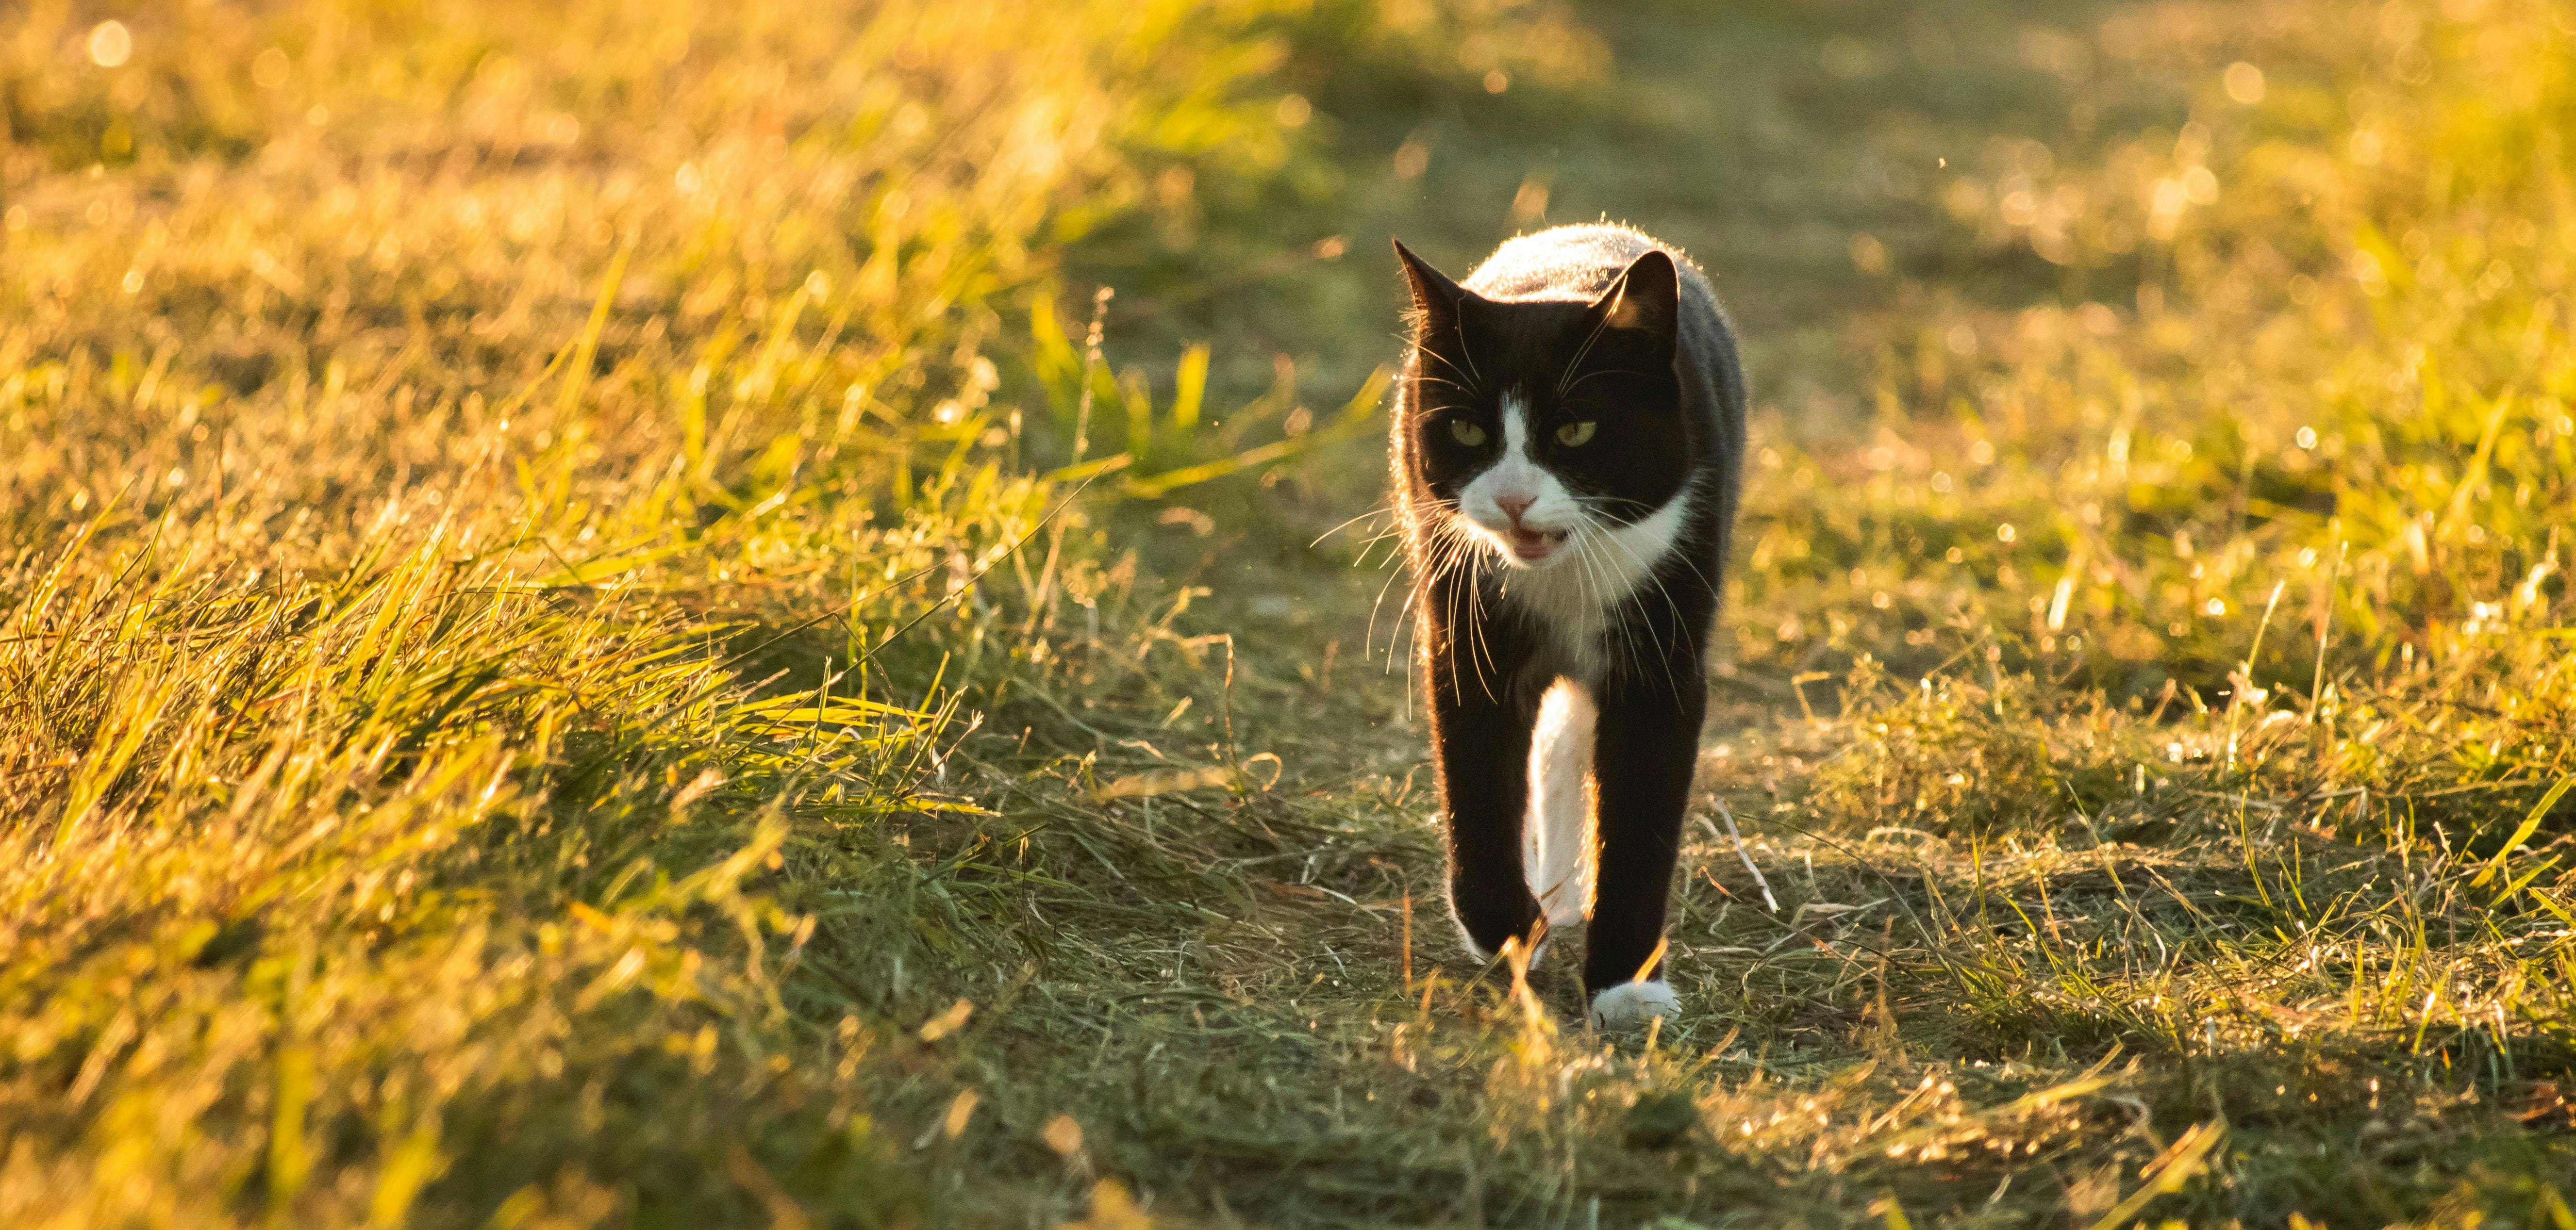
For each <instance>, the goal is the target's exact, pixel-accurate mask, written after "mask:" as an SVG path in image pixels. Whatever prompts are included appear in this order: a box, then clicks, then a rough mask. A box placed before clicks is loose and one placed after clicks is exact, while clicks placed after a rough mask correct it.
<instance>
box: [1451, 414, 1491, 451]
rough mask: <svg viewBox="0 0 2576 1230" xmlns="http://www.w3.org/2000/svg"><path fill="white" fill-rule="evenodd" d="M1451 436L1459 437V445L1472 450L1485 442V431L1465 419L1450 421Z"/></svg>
mask: <svg viewBox="0 0 2576 1230" xmlns="http://www.w3.org/2000/svg"><path fill="white" fill-rule="evenodd" d="M1449 434H1450V435H1452V436H1455V437H1457V438H1458V443H1460V444H1464V445H1467V446H1468V447H1470V448H1473V447H1474V446H1476V445H1479V444H1482V443H1484V442H1485V429H1484V428H1482V427H1478V426H1476V425H1475V424H1474V423H1470V422H1468V421H1467V420H1465V419H1451V420H1449Z"/></svg>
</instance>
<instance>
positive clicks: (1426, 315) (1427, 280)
mask: <svg viewBox="0 0 2576 1230" xmlns="http://www.w3.org/2000/svg"><path fill="white" fill-rule="evenodd" d="M1395 259H1396V260H1397V261H1399V262H1401V263H1402V264H1403V265H1404V281H1405V284H1406V285H1407V286H1410V287H1412V288H1413V310H1414V312H1415V314H1416V315H1418V316H1420V317H1421V318H1422V322H1423V323H1424V324H1425V325H1426V326H1428V327H1430V328H1433V329H1446V328H1449V327H1452V326H1455V325H1456V324H1457V322H1458V305H1459V304H1460V303H1461V302H1463V301H1465V299H1466V297H1467V290H1466V288H1465V287H1462V286H1460V285H1458V284H1457V283H1456V282H1452V281H1450V280H1449V277H1448V275H1447V274H1444V273H1442V272H1440V271H1439V270H1437V269H1434V268H1432V267H1431V263H1430V262H1428V261H1425V260H1423V259H1422V258H1421V257H1419V256H1415V255H1414V254H1413V249H1411V248H1408V247H1406V246H1404V241H1403V240H1401V239H1399V240H1396V241H1395Z"/></svg>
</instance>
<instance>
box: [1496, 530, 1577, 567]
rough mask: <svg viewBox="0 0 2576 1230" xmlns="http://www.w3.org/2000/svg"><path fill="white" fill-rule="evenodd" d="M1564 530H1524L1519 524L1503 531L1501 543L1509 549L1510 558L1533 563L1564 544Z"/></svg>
mask: <svg viewBox="0 0 2576 1230" xmlns="http://www.w3.org/2000/svg"><path fill="white" fill-rule="evenodd" d="M1565 536H1566V531H1564V530H1525V529H1522V528H1521V527H1519V526H1517V525H1516V526H1513V527H1512V528H1510V529H1508V530H1505V531H1503V534H1502V539H1503V545H1504V546H1506V547H1508V548H1510V549H1511V553H1512V558H1514V559H1517V560H1519V561H1520V562H1522V563H1524V564H1535V563H1537V562H1539V561H1540V560H1543V559H1546V558H1547V557H1549V556H1551V555H1554V554H1556V553H1557V550H1558V549H1559V548H1561V547H1563V546H1564V545H1565Z"/></svg>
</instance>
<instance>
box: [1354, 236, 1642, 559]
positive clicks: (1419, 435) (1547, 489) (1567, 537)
mask: <svg viewBox="0 0 2576 1230" xmlns="http://www.w3.org/2000/svg"><path fill="white" fill-rule="evenodd" d="M1395 250H1396V255H1397V257H1398V258H1399V259H1400V260H1401V261H1402V262H1403V264H1404V274H1405V279H1406V281H1407V282H1409V283H1410V284H1411V285H1412V288H1413V306H1414V314H1413V345H1414V357H1413V364H1412V369H1411V374H1410V379H1411V380H1412V387H1411V390H1410V392H1411V396H1409V397H1407V398H1406V399H1405V402H1404V404H1405V415H1406V421H1405V422H1404V423H1403V424H1402V425H1401V430H1403V431H1404V432H1405V433H1406V435H1407V442H1408V445H1409V447H1408V448H1407V449H1406V454H1407V456H1408V457H1409V458H1410V464H1411V466H1412V471H1413V472H1412V474H1411V475H1410V478H1411V480H1412V482H1413V483H1414V484H1415V485H1416V487H1417V489H1418V490H1419V491H1421V492H1423V493H1425V494H1427V495H1429V496H1430V497H1431V504H1432V507H1433V509H1435V510H1436V511H1433V512H1432V513H1431V514H1430V515H1433V516H1443V517H1447V518H1449V519H1450V528H1452V529H1454V530H1456V531H1458V532H1460V533H1462V534H1463V535H1464V536H1465V537H1466V539H1467V540H1468V541H1470V542H1472V543H1475V544H1477V545H1478V546H1480V547H1482V548H1485V549H1486V551H1487V554H1489V555H1491V556H1494V557H1496V558H1498V559H1499V560H1501V561H1502V562H1503V563H1504V564H1505V565H1506V566H1509V567H1515V568H1550V567H1555V566H1558V565H1560V564H1563V563H1564V562H1565V561H1566V560H1567V559H1569V558H1574V557H1578V556H1580V555H1581V554H1583V552H1582V550H1581V548H1582V547H1583V546H1584V545H1585V544H1586V543H1587V542H1588V541H1590V536H1593V535H1597V534H1600V533H1602V532H1605V531H1608V530H1611V529H1615V528H1616V527H1618V526H1622V525H1626V524H1628V523H1631V522H1634V521H1638V520H1641V519H1643V518H1645V517H1646V516H1648V515H1650V514H1652V513H1654V512H1655V511H1656V510H1657V509H1660V508H1662V507H1663V506H1664V505H1665V504H1666V503H1668V502H1670V501H1671V500H1672V498H1673V497H1674V496H1675V495H1677V494H1678V493H1679V492H1680V491H1681V489H1682V486H1683V484H1684V483H1686V482H1687V481H1688V480H1689V475H1690V469H1691V458H1690V447H1689V445H1690V439H1689V430H1688V426H1687V423H1686V421H1685V419H1684V416H1683V411H1682V400H1681V383H1680V380H1679V379H1678V377H1677V376H1676V375H1675V372H1674V367H1673V358H1674V351H1675V349H1676V347H1677V346H1678V345H1679V342H1678V330H1679V321H1680V293H1681V288H1680V282H1679V278H1680V273H1679V270H1678V269H1677V268H1676V267H1675V266H1674V264H1673V258H1672V256H1671V255H1669V254H1668V253H1664V252H1661V251H1650V252H1647V253H1645V254H1644V255H1642V256H1639V257H1638V258H1637V259H1636V261H1635V262H1634V263H1632V264H1630V265H1629V266H1628V268H1627V269H1626V270H1625V271H1623V272H1621V273H1620V274H1619V275H1618V276H1617V277H1615V278H1613V279H1611V281H1610V284H1609V286H1608V287H1607V288H1606V289H1604V290H1603V291H1601V293H1600V294H1599V296H1598V297H1596V298H1594V299H1593V300H1592V301H1590V302H1588V303H1586V302H1581V301H1576V300H1561V299H1560V300H1541V299H1527V300H1524V299H1488V298H1486V297H1484V296H1482V295H1479V294H1477V293H1475V292H1474V291H1471V290H1468V289H1466V288H1465V287H1462V286H1460V285H1458V284H1457V283H1456V282H1453V281H1451V280H1449V279H1448V278H1447V277H1445V276H1443V275H1442V274H1441V273H1440V271H1439V270H1436V269H1433V268H1432V267H1431V266H1430V265H1428V264H1426V263H1424V262H1423V261H1422V259H1421V258H1419V257H1417V256H1415V255H1414V254H1413V253H1412V252H1411V251H1410V250H1408V249H1406V248H1405V246H1404V245H1403V244H1402V243H1398V244H1396V245H1395Z"/></svg>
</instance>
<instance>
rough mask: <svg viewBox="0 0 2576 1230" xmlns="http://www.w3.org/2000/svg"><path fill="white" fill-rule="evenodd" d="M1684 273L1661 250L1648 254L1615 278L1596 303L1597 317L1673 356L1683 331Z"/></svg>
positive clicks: (1593, 307) (1669, 256) (1604, 322)
mask: <svg viewBox="0 0 2576 1230" xmlns="http://www.w3.org/2000/svg"><path fill="white" fill-rule="evenodd" d="M1681 289H1682V288H1681V270H1679V269H1678V268H1676V267H1674V265H1673V257H1672V254H1671V253H1669V252H1665V251H1663V250H1661V249H1656V250H1654V251H1650V252H1647V253H1646V254H1645V255H1643V256H1640V257H1638V258H1637V259H1636V260H1635V261H1633V262H1631V263H1630V264H1629V265H1628V268H1627V269H1626V270H1625V271H1623V272H1621V273H1620V275H1619V276H1618V277H1617V278H1616V279H1613V280H1612V281H1611V283H1610V288H1609V289H1607V290H1604V291H1602V292H1601V297H1600V298H1598V299H1595V300H1593V301H1592V312H1593V315H1594V318H1595V319H1597V320H1599V321H1600V322H1601V323H1602V324H1603V325H1605V326H1607V327H1609V328H1612V329H1618V330H1621V331H1628V330H1635V331H1636V332H1635V334H1634V336H1637V337H1641V338H1646V339H1650V340H1652V341H1653V342H1655V343H1656V344H1657V345H1659V346H1660V347H1662V348H1663V349H1664V350H1665V351H1666V352H1667V353H1669V352H1670V351H1671V350H1672V349H1673V348H1674V346H1675V344H1676V339H1677V338H1678V337H1679V336H1680V330H1681Z"/></svg>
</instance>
